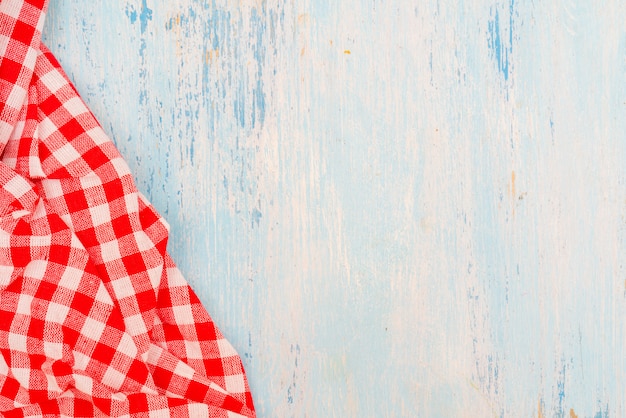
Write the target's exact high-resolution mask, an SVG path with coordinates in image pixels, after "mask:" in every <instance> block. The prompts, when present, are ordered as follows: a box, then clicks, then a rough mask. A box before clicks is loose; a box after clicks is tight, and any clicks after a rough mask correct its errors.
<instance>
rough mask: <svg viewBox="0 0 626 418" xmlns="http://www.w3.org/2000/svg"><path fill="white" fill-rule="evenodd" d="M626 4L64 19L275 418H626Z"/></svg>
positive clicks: (402, 6) (86, 87) (219, 5)
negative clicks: (625, 23) (625, 417)
mask: <svg viewBox="0 0 626 418" xmlns="http://www.w3.org/2000/svg"><path fill="white" fill-rule="evenodd" d="M625 21H626V2H624V1H622V0H605V1H592V0H550V1H548V0H545V1H541V0H535V1H528V0H526V1H523V0H500V1H497V0H473V1H470V0H466V1H458V0H419V1H418V0H390V1H384V0H350V1H334V2H333V1H323V0H238V1H226V0H167V1H166V0H119V1H102V0H98V1H89V2H87V1H83V0H52V1H51V6H50V13H49V16H48V20H47V22H46V35H45V39H46V42H47V44H48V46H49V47H50V48H51V49H52V50H53V51H54V52H55V53H56V55H57V57H58V58H59V60H60V61H61V63H62V65H63V66H64V67H65V69H66V71H67V72H68V74H69V75H70V77H71V78H72V79H73V80H74V81H75V83H76V85H77V88H78V90H79V91H80V93H81V94H82V95H83V97H84V98H85V100H86V101H87V102H88V103H89V105H90V106H91V108H92V110H93V111H94V113H95V114H96V116H97V117H98V118H99V120H100V121H101V123H102V125H103V126H104V128H105V130H106V131H107V132H108V133H109V134H110V135H111V136H112V137H113V138H114V140H115V142H116V144H117V145H118V147H119V149H120V151H121V152H122V154H123V155H124V156H125V158H126V159H127V161H128V163H129V164H130V166H131V169H132V170H133V171H134V173H135V176H136V180H137V183H138V186H139V188H140V189H141V190H142V191H143V192H144V193H145V194H146V195H147V196H148V197H149V199H150V200H151V201H152V202H153V203H154V204H155V206H156V207H157V208H158V210H159V211H160V212H161V213H162V214H163V215H164V217H165V218H166V219H167V220H168V221H169V223H170V224H171V227H172V228H171V239H170V242H169V250H170V251H171V253H172V254H173V257H174V259H175V260H176V261H177V263H178V264H179V266H180V267H181V269H182V271H183V272H184V274H185V276H186V278H187V279H188V281H189V282H190V283H191V285H192V286H193V287H194V288H195V290H196V291H197V292H198V294H199V296H200V298H201V299H202V301H203V302H204V303H205V304H206V306H207V308H208V310H209V311H210V312H211V314H212V316H213V317H214V319H215V320H216V322H217V323H218V325H219V326H220V327H221V329H222V330H223V332H224V333H225V334H226V336H227V337H228V338H229V339H230V340H231V341H232V342H233V344H234V345H235V346H236V348H237V349H238V351H239V352H240V354H241V356H242V357H243V360H244V363H245V366H246V368H247V371H248V374H249V378H250V384H251V386H252V390H253V393H254V396H255V399H256V405H257V409H258V412H259V416H260V417H313V418H316V417H570V418H571V417H594V418H603V417H624V416H626V404H625V402H626V396H625V395H626V351H625V348H626V347H625V343H626V329H625V327H626V315H625V314H626V169H625V168H624V167H625V165H626V30H625V25H624V22H625Z"/></svg>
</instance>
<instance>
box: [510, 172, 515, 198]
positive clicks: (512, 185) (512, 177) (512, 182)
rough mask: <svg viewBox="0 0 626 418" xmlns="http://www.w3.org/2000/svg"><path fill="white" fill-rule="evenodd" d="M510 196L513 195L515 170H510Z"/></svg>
mask: <svg viewBox="0 0 626 418" xmlns="http://www.w3.org/2000/svg"><path fill="white" fill-rule="evenodd" d="M511 197H515V171H511Z"/></svg>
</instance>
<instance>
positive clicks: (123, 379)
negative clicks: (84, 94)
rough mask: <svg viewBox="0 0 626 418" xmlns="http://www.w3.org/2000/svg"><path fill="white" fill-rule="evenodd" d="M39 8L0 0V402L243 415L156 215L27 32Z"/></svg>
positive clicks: (234, 378) (13, 411) (240, 376)
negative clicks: (170, 252) (167, 245)
mask: <svg viewBox="0 0 626 418" xmlns="http://www.w3.org/2000/svg"><path fill="white" fill-rule="evenodd" d="M46 8H47V1H46V0H2V1H1V2H0V56H1V58H0V59H1V61H0V412H1V414H2V415H3V416H5V417H37V416H47V417H59V416H61V417H77V416H112V417H161V416H163V417H168V416H175V417H237V416H245V417H254V416H255V413H254V407H253V403H252V397H251V394H250V390H249V387H248V382H247V380H246V376H245V374H244V370H243V367H242V363H241V359H240V357H239V356H238V355H237V353H236V352H235V350H234V349H233V347H232V346H231V345H230V344H229V342H228V341H227V340H225V339H224V337H223V335H222V334H221V333H220V331H219V330H218V329H217V328H216V326H215V324H214V323H213V321H212V320H211V318H210V316H209V314H208V313H207V312H206V311H205V309H204V308H203V306H202V305H201V303H200V301H199V300H198V298H197V296H196V295H195V294H194V292H193V291H192V289H191V288H190V287H189V285H188V284H187V283H186V281H185V280H184V278H183V277H182V275H181V274H180V272H179V270H178V269H177V268H176V266H175V265H174V263H173V262H172V260H171V259H170V257H169V256H168V254H167V252H166V243H167V237H168V226H167V224H166V222H165V221H164V220H163V219H162V218H161V217H160V216H159V215H158V214H157V213H156V211H155V210H154V208H153V207H152V206H151V205H150V203H149V202H148V201H147V200H146V199H145V198H144V197H143V196H142V195H141V194H140V193H139V192H138V191H137V189H136V187H135V184H134V182H133V180H132V177H131V174H130V171H129V168H128V166H127V165H126V163H125V162H124V161H123V159H122V158H121V156H120V154H119V152H118V151H117V149H116V148H115V146H114V144H113V142H112V141H111V140H110V139H109V138H108V137H107V136H106V134H105V133H104V131H103V130H102V128H101V127H100V125H99V124H98V122H97V121H96V119H95V118H94V116H93V115H92V113H91V112H90V111H89V109H88V108H87V106H86V105H85V104H84V102H83V101H82V100H81V99H80V97H79V95H78V93H77V92H76V90H75V88H74V87H73V86H72V84H71V83H70V81H69V80H68V78H67V77H66V75H65V74H64V73H63V71H62V69H61V68H60V66H59V64H58V63H57V61H56V60H55V58H54V57H53V55H52V54H51V53H50V52H49V51H48V50H47V49H46V47H45V46H44V45H43V44H42V43H41V30H42V27H43V23H44V18H45V12H46Z"/></svg>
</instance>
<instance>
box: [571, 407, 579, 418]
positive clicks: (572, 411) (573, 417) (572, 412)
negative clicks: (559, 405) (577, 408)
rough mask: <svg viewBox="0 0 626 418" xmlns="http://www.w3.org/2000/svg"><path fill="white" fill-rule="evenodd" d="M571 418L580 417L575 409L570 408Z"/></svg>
mask: <svg viewBox="0 0 626 418" xmlns="http://www.w3.org/2000/svg"><path fill="white" fill-rule="evenodd" d="M569 418H578V415H576V413H575V412H574V410H573V409H570V410H569Z"/></svg>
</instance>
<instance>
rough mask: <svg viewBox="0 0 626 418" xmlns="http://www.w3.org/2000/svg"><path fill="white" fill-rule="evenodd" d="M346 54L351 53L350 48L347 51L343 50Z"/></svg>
mask: <svg viewBox="0 0 626 418" xmlns="http://www.w3.org/2000/svg"><path fill="white" fill-rule="evenodd" d="M343 53H344V54H351V52H350V50H349V49H346V50H345V51H343Z"/></svg>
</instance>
